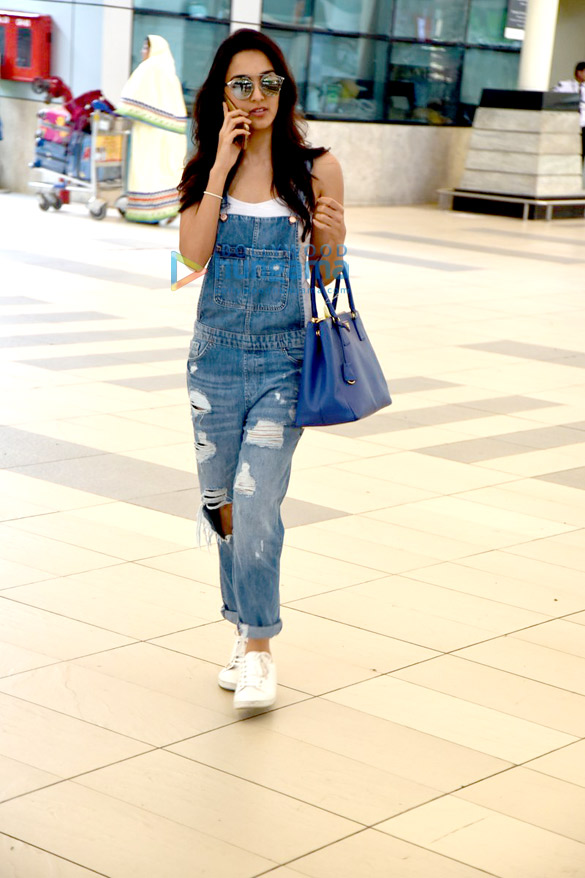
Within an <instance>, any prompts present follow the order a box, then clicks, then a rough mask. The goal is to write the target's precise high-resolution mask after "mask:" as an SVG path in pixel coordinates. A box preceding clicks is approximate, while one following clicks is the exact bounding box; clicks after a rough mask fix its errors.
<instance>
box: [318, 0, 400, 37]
mask: <svg viewBox="0 0 585 878" xmlns="http://www.w3.org/2000/svg"><path fill="white" fill-rule="evenodd" d="M391 20H392V0H361V3H359V2H356V0H315V20H314V22H313V24H314V26H315V27H320V28H327V29H328V30H333V31H353V32H354V33H362V34H382V35H386V34H388V33H389V32H390V22H391Z"/></svg>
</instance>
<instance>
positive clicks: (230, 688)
mask: <svg viewBox="0 0 585 878" xmlns="http://www.w3.org/2000/svg"><path fill="white" fill-rule="evenodd" d="M217 682H218V685H219V686H220V687H221V688H222V689H226V690H227V691H228V692H235V691H236V686H237V683H224V682H223V681H222V680H218V681H217Z"/></svg>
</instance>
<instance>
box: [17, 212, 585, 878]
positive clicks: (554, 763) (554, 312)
mask: <svg viewBox="0 0 585 878" xmlns="http://www.w3.org/2000/svg"><path fill="white" fill-rule="evenodd" d="M0 211H1V213H2V222H3V230H2V244H1V247H2V251H1V253H0V258H1V259H2V267H1V273H0V277H1V278H2V281H1V283H2V288H1V293H0V313H1V314H2V316H3V318H4V319H3V322H2V329H1V333H0V360H1V367H2V375H3V385H4V386H3V392H2V400H1V405H2V423H3V425H4V426H2V427H1V428H0V443H1V445H0V447H1V456H2V468H1V469H0V558H1V564H2V574H3V575H2V579H1V583H0V589H1V590H0V715H1V722H0V864H1V866H0V875H1V878H49V876H50V878H90V876H92V875H93V876H95V875H100V876H106V878H198V876H209V878H254V876H260V875H265V874H270V875H273V876H274V878H302V876H310V878H390V876H391V878H481V876H484V878H485V876H497V878H568V876H571V878H585V822H584V819H583V815H584V814H585V343H584V338H585V318H584V314H585V311H584V309H583V303H584V296H585V223H584V222H583V221H578V220H565V221H555V222H553V223H548V224H545V223H532V224H525V225H523V224H522V223H521V222H520V221H517V220H511V219H499V218H495V217H481V216H474V215H466V214H452V213H442V212H439V211H437V210H436V209H434V208H432V207H400V208H353V209H349V210H348V211H347V219H348V227H349V234H348V242H347V243H348V246H349V262H350V267H351V270H352V274H353V278H354V285H355V292H356V295H357V297H358V303H359V306H360V310H361V311H362V314H363V316H364V319H365V323H366V326H368V328H369V330H370V335H371V337H372V340H373V342H374V344H375V347H376V349H377V351H378V353H379V356H380V359H381V361H382V363H383V366H384V370H385V372H386V375H387V376H388V379H389V381H390V384H391V388H392V390H393V393H394V405H393V407H392V408H391V409H388V410H386V411H384V412H381V413H379V414H378V415H375V416H374V417H372V418H370V419H367V420H365V421H362V422H360V423H357V424H353V425H349V426H340V427H331V428H328V429H321V430H308V431H307V433H306V435H305V437H304V438H303V440H302V442H301V445H300V447H299V451H298V453H297V456H296V458H295V465H294V471H293V477H292V481H291V487H290V492H289V496H288V498H287V500H286V503H285V518H286V522H287V526H288V531H287V539H286V547H285V551H284V556H283V583H282V601H283V605H284V606H283V620H284V630H283V632H282V634H281V635H280V637H279V638H278V639H277V640H276V641H275V642H274V651H275V655H276V658H277V663H278V668H279V675H280V684H281V685H280V687H279V698H278V702H277V705H276V707H275V708H274V709H273V710H270V711H268V712H267V713H264V714H258V715H250V716H245V717H240V716H237V715H236V714H235V713H234V712H233V710H232V705H231V696H230V695H229V694H228V693H226V692H224V691H222V690H220V689H219V688H218V687H217V684H216V674H217V670H218V667H219V666H220V665H221V664H222V663H223V661H224V659H225V657H226V655H227V653H228V652H229V650H230V647H231V638H232V633H231V628H230V626H229V625H228V623H226V622H224V621H222V620H221V619H220V616H219V612H218V611H219V591H218V577H217V558H216V554H215V551H214V550H213V549H211V550H208V549H206V548H204V547H198V546H197V545H196V542H195V526H194V518H195V514H196V510H197V504H198V497H199V493H198V489H197V482H196V479H195V476H194V453H193V446H192V437H191V426H190V419H189V410H188V405H187V401H186V393H185V389H184V361H185V357H186V350H187V346H188V341H189V336H190V330H191V325H192V321H193V318H194V310H195V303H196V298H197V289H196V288H195V287H194V286H189V287H186V288H184V289H182V290H180V291H179V292H176V293H171V292H170V290H169V267H170V266H169V262H170V259H169V252H170V250H171V249H174V248H176V246H177V228H176V227H175V226H171V227H165V228H161V229H159V228H151V227H140V226H131V225H126V224H124V223H123V221H122V220H121V219H119V218H118V217H114V216H113V215H112V216H110V217H108V219H107V220H106V221H104V222H102V223H97V222H94V221H92V220H91V219H89V218H88V215H87V213H86V211H85V210H84V209H83V208H81V207H71V208H64V209H63V210H62V211H61V212H60V213H58V214H57V213H53V212H50V213H47V214H42V213H41V212H40V211H39V210H38V208H37V207H36V204H35V202H34V200H32V199H29V198H26V197H23V196H8V195H0ZM7 220H9V221H8V222H7Z"/></svg>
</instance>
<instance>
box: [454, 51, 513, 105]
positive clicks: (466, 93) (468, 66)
mask: <svg viewBox="0 0 585 878" xmlns="http://www.w3.org/2000/svg"><path fill="white" fill-rule="evenodd" d="M519 66H520V54H519V53H518V52H495V51H494V52H492V51H489V49H467V51H466V52H465V60H464V62H463V79H462V82H461V102H462V103H463V104H472V105H473V106H477V105H478V104H479V102H480V100H481V93H482V91H483V89H484V88H516V86H517V83H518V68H519Z"/></svg>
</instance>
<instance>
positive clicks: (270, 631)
mask: <svg viewBox="0 0 585 878" xmlns="http://www.w3.org/2000/svg"><path fill="white" fill-rule="evenodd" d="M221 615H222V616H223V618H224V619H227V621H228V622H232V624H234V625H237V626H238V634H239V635H240V636H241V637H247V638H248V639H249V640H264V639H265V638H270V637H276V635H277V634H280V632H281V631H282V619H279V620H278V622H275V623H274V625H246V624H244V623H243V622H241V621H240V620H239V619H238V614H237V613H235V612H234V611H233V610H228V609H226V607H222V610H221Z"/></svg>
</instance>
